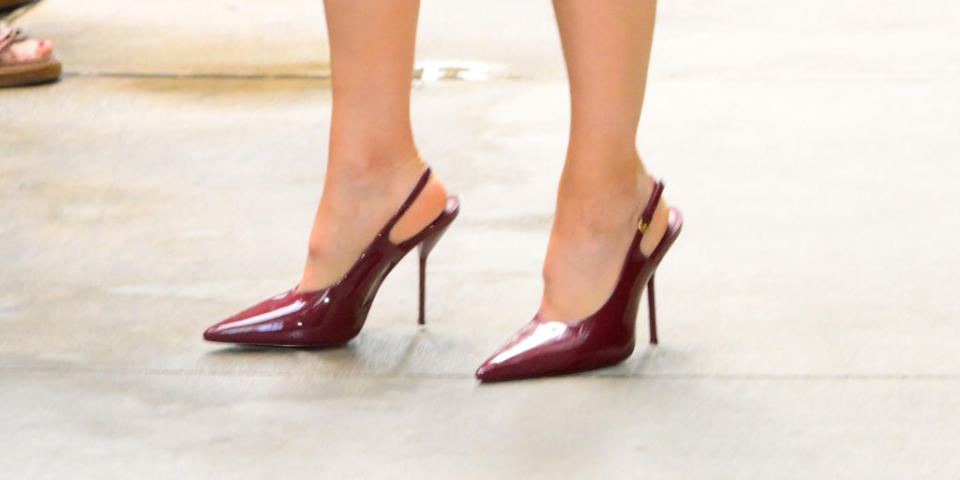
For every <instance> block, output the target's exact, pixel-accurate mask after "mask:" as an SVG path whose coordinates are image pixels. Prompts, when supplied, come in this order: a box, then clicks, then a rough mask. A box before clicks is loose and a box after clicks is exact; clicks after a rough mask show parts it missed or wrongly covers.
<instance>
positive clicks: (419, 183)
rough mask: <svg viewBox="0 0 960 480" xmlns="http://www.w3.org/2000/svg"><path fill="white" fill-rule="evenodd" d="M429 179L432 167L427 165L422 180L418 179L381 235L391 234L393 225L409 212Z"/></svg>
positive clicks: (381, 231)
mask: <svg viewBox="0 0 960 480" xmlns="http://www.w3.org/2000/svg"><path fill="white" fill-rule="evenodd" d="M427 180H430V167H427V169H426V170H424V171H423V175H421V176H420V180H419V181H417V184H416V186H414V187H413V191H412V192H410V195H409V196H407V199H406V200H404V201H403V204H401V205H400V208H399V209H397V213H394V214H393V217H390V220H389V221H388V222H387V224H386V225H384V226H383V229H381V230H380V234H379V235H380V236H386V235H389V234H390V230H392V229H393V226H394V225H396V224H397V222H398V221H400V217H402V216H403V214H404V213H407V210H408V209H409V208H410V205H413V202H414V201H415V200H416V199H417V197H419V196H420V192H422V191H423V188H424V187H426V186H427Z"/></svg>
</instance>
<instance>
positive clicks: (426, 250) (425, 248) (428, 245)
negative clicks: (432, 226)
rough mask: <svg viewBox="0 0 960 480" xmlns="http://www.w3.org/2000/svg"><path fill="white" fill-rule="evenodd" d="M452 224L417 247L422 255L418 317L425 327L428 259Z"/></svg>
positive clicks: (442, 228) (445, 226)
mask: <svg viewBox="0 0 960 480" xmlns="http://www.w3.org/2000/svg"><path fill="white" fill-rule="evenodd" d="M449 226H450V224H449V223H448V224H446V225H444V226H443V227H441V228H440V229H439V230H437V232H436V233H435V234H434V235H432V236H430V237H428V238H426V239H424V240H423V241H422V242H420V244H419V245H417V253H419V254H420V314H419V315H418V317H417V323H418V324H420V325H423V324H424V323H426V321H425V312H426V308H425V303H426V297H427V257H428V256H429V255H430V252H432V251H433V247H435V246H436V245H437V242H439V241H440V238H442V237H443V234H444V233H446V231H447V228H448V227H449Z"/></svg>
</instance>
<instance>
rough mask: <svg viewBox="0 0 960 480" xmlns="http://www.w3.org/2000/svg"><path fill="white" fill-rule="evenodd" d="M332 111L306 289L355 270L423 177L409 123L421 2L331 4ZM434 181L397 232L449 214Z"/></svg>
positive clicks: (329, 0) (330, 0)
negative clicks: (359, 258)
mask: <svg viewBox="0 0 960 480" xmlns="http://www.w3.org/2000/svg"><path fill="white" fill-rule="evenodd" d="M324 7H325V10H326V17H327V28H328V31H329V35H330V62H331V69H332V72H333V79H332V83H333V115H332V119H331V124H330V151H329V157H328V161H327V176H326V180H325V182H324V187H323V195H322V197H321V199H320V205H319V207H318V208H317V214H316V218H315V220H314V224H313V231H312V232H311V234H310V242H309V246H310V248H309V255H308V258H307V262H306V266H305V268H304V272H303V278H302V280H301V282H300V287H299V289H300V290H301V291H309V290H316V289H319V288H323V287H325V286H327V285H330V284H331V283H333V282H334V281H336V280H337V279H339V278H340V277H341V276H343V274H344V273H346V271H347V270H348V269H349V268H350V266H351V265H352V264H353V263H354V262H355V261H356V259H357V257H359V255H360V253H361V251H362V250H363V248H364V247H366V246H367V245H368V244H369V243H370V241H371V240H373V237H374V235H376V233H377V231H379V230H380V228H382V227H383V225H384V224H385V223H386V221H387V220H388V219H389V218H390V216H391V215H393V213H394V212H395V211H396V210H397V208H398V207H399V206H400V204H401V203H402V202H403V200H404V199H405V198H406V197H407V195H408V194H409V193H410V191H411V189H412V188H413V186H414V184H415V183H416V181H417V179H418V178H419V177H420V175H421V173H422V172H423V168H424V165H423V162H422V161H421V160H420V156H419V154H418V152H417V148H416V145H415V144H414V140H413V132H412V129H411V126H410V84H411V77H412V75H413V52H414V43H415V37H416V31H417V15H418V13H419V7H420V2H419V0H325V2H324ZM445 201H446V192H445V190H444V187H443V185H442V184H441V183H440V181H439V180H438V179H437V178H436V177H434V178H433V179H432V180H431V181H430V183H428V185H427V187H426V188H425V190H424V192H423V193H422V194H421V195H420V197H419V198H418V200H417V201H416V202H415V203H414V204H413V206H412V207H411V209H410V210H409V211H408V212H407V213H406V214H405V215H404V216H403V218H402V219H401V220H400V222H399V223H398V224H397V226H396V227H394V229H393V231H392V232H391V234H390V237H391V239H392V240H394V241H399V240H403V239H406V238H409V237H411V236H412V235H414V234H415V233H417V232H418V231H419V230H421V229H422V228H423V227H424V226H426V225H427V224H429V223H430V222H431V221H432V220H433V219H434V218H436V217H437V215H439V213H440V211H441V210H443V205H444V202H445Z"/></svg>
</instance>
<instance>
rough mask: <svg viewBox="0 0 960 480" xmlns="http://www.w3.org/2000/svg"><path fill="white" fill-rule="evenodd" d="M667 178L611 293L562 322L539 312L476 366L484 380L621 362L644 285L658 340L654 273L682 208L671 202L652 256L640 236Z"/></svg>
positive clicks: (657, 187)
mask: <svg viewBox="0 0 960 480" xmlns="http://www.w3.org/2000/svg"><path fill="white" fill-rule="evenodd" d="M662 192H663V183H661V182H659V181H655V182H654V185H653V191H652V192H651V194H650V199H649V200H648V201H647V205H646V207H645V208H644V210H643V213H642V214H641V215H640V222H639V226H638V228H637V231H636V233H635V234H634V237H633V243H631V244H630V248H629V250H628V251H627V258H626V259H625V260H624V262H623V266H622V267H621V270H620V277H619V278H618V279H617V283H616V285H615V286H614V289H613V292H611V294H610V297H609V298H607V301H606V302H604V304H603V305H601V306H600V308H599V309H598V310H597V311H595V312H594V313H592V314H590V315H589V316H587V317H585V318H583V319H580V320H577V321H573V322H558V321H555V320H550V319H547V318H544V317H543V315H542V314H541V313H540V312H537V314H536V315H535V316H534V317H533V320H532V321H530V323H528V324H527V325H526V326H525V327H523V328H521V329H520V331H519V332H517V333H516V334H515V335H514V336H513V337H512V338H511V339H510V340H508V341H507V343H506V344H504V345H503V346H502V347H500V349H499V350H497V351H496V353H494V354H493V355H491V356H490V358H488V359H487V360H486V361H485V362H483V364H482V365H480V368H478V369H477V378H479V379H480V380H481V381H484V382H495V381H501V380H514V379H520V378H529V377H539V376H545V375H558V374H563V373H573V372H582V371H585V370H591V369H594V368H601V367H606V366H609V365H613V364H616V363H619V362H622V361H623V360H625V359H626V358H627V357H629V356H630V354H631V353H633V348H634V344H635V330H636V323H637V322H636V318H637V308H638V305H639V303H640V296H641V295H642V294H643V287H644V285H646V286H647V288H648V289H649V290H648V292H647V295H648V296H649V297H648V302H649V308H650V343H652V344H656V343H657V323H656V321H657V320H656V318H657V317H656V306H655V304H654V292H653V274H654V271H656V269H657V266H658V265H659V264H660V261H661V260H662V259H663V256H664V255H665V254H666V253H667V250H668V249H669V248H670V246H671V245H673V242H674V241H675V240H676V239H677V236H678V235H679V234H680V228H681V227H682V226H683V214H682V213H680V210H677V209H676V208H673V207H671V208H670V213H669V215H670V218H669V220H668V221H667V230H666V232H665V233H664V235H663V238H662V239H661V240H660V243H659V244H658V245H657V247H656V248H655V249H654V250H653V252H652V253H651V254H650V256H649V257H647V256H645V255H644V254H643V252H641V251H640V241H641V239H642V238H643V235H644V233H646V232H647V229H648V228H649V227H650V222H651V221H652V220H653V215H654V213H655V212H656V208H657V205H658V204H659V203H660V195H661V193H662Z"/></svg>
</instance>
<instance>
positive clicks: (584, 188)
mask: <svg viewBox="0 0 960 480" xmlns="http://www.w3.org/2000/svg"><path fill="white" fill-rule="evenodd" d="M627 163H629V162H627ZM652 189H653V179H652V178H651V177H650V175H648V174H647V173H646V171H645V170H644V169H643V166H642V164H641V163H640V160H639V157H637V158H636V162H635V167H633V166H631V167H630V169H628V171H626V172H596V171H591V172H586V173H584V174H578V173H577V172H566V171H565V172H564V176H563V178H562V179H561V182H560V190H559V195H558V200H557V212H556V216H555V218H554V223H553V229H552V231H551V234H550V243H549V245H548V247H547V255H546V259H545V261H544V267H543V278H544V293H543V299H542V301H541V305H540V314H541V316H543V317H544V318H548V319H551V320H556V321H561V322H569V321H574V320H578V319H581V318H584V317H586V316H588V315H590V314H592V313H594V312H595V311H596V310H597V309H598V308H600V307H601V306H602V305H603V304H604V302H606V300H607V298H609V296H610V293H611V292H612V291H613V288H614V286H615V285H616V282H617V279H618V278H619V276H620V271H621V268H622V266H623V262H624V259H625V258H626V254H627V249H628V248H629V247H630V244H631V243H632V241H633V237H634V235H635V234H636V231H637V227H638V223H639V219H640V214H641V213H642V212H643V209H644V208H645V207H646V204H647V201H648V199H649V198H650V193H651V191H652ZM668 218H669V208H668V206H667V202H666V200H664V199H663V198H661V200H660V202H659V203H658V205H657V208H656V212H655V214H654V216H653V221H652V222H651V223H650V227H649V229H648V230H647V232H646V233H645V234H644V236H643V239H642V240H641V243H640V250H641V252H642V253H643V254H644V255H647V256H649V255H650V254H651V253H652V252H653V251H654V249H655V248H656V247H657V245H658V244H659V243H660V240H661V239H662V238H663V235H664V233H665V232H666V229H667V221H668Z"/></svg>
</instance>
